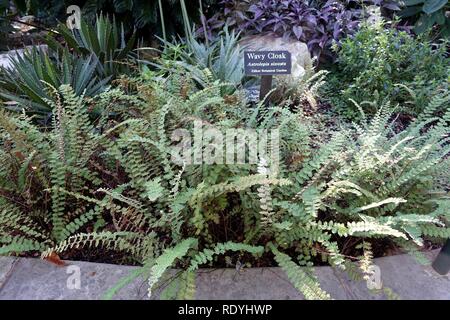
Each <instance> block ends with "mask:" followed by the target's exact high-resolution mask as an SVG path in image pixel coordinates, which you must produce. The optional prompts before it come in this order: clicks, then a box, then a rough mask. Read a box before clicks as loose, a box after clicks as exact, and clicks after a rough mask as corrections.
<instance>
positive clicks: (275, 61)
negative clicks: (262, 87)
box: [244, 51, 292, 76]
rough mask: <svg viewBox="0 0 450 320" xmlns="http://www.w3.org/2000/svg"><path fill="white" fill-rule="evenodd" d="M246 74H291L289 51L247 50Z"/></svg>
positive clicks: (245, 53) (245, 59) (245, 55)
mask: <svg viewBox="0 0 450 320" xmlns="http://www.w3.org/2000/svg"><path fill="white" fill-rule="evenodd" d="M244 66H245V74H246V75H248V76H274V75H280V74H291V70H292V60H291V53H290V52H289V51H245V52H244Z"/></svg>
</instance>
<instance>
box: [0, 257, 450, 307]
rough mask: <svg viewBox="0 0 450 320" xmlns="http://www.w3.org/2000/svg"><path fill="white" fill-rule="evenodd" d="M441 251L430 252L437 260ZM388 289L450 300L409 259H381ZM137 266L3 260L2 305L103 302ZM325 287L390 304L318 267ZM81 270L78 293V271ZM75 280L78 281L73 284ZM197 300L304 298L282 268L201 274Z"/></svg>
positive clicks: (131, 289) (445, 282)
mask: <svg viewBox="0 0 450 320" xmlns="http://www.w3.org/2000/svg"><path fill="white" fill-rule="evenodd" d="M436 254H437V251H434V252H430V253H429V256H430V257H431V258H432V257H433V256H435V255H436ZM375 264H376V265H377V266H379V267H380V271H381V279H382V281H383V285H384V286H387V287H389V288H390V289H392V290H393V291H394V292H395V293H396V294H397V295H399V296H400V298H402V299H445V300H450V276H449V275H447V276H440V275H439V274H437V273H436V272H434V271H433V269H432V268H431V267H429V266H422V265H419V264H418V263H417V262H415V260H414V259H412V258H411V257H409V256H408V255H398V256H393V257H386V258H379V259H376V260H375ZM133 270H136V267H127V266H116V265H108V264H98V263H87V262H67V266H63V267H58V266H56V265H53V264H50V263H48V262H46V261H42V260H39V259H26V258H14V257H0V300H5V299H15V300H22V299H32V300H40V299H70V300H73V299H101V298H102V297H103V295H104V293H105V292H106V291H107V290H108V289H110V288H111V287H113V286H114V285H115V284H116V283H117V281H118V280H119V279H121V278H122V277H124V276H126V275H128V274H129V273H130V272H132V271H133ZM315 270H316V274H317V276H318V277H319V280H320V282H321V284H322V288H323V289H324V290H326V291H328V292H329V293H330V294H331V296H332V297H333V298H334V299H385V298H386V297H385V296H384V295H381V294H376V295H374V294H371V293H370V292H369V290H368V289H367V285H366V283H365V282H353V281H350V280H349V279H348V278H347V277H346V276H345V275H344V274H343V273H341V272H337V271H335V270H333V269H331V268H330V267H318V268H316V269H315ZM78 271H79V274H80V277H79V280H80V282H79V288H77V287H78V286H77V284H78V283H77V281H76V279H77V272H78ZM74 279H75V280H74ZM146 294H147V282H146V280H145V279H143V278H140V279H137V280H135V281H134V282H132V283H131V284H129V285H128V286H126V287H125V288H123V289H122V290H121V291H119V293H118V294H117V296H116V297H115V299H126V300H136V299H145V298H146ZM197 299H200V300H216V299H226V300H228V299H232V300H240V299H243V300H246V299H255V300H259V299H268V300H278V299H303V298H302V296H301V294H299V293H298V292H297V291H296V289H295V288H293V287H292V285H291V284H290V283H289V281H288V280H287V278H286V276H285V275H284V273H283V271H282V270H280V269H279V268H265V269H258V268H256V269H246V270H244V271H241V272H240V273H237V271H236V270H233V269H219V270H207V269H206V270H202V271H200V272H199V273H198V276H197Z"/></svg>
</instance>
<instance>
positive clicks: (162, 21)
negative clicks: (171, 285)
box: [158, 0, 167, 46]
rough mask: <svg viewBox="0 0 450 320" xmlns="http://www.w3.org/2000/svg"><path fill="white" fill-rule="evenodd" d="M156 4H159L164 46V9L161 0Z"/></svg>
mask: <svg viewBox="0 0 450 320" xmlns="http://www.w3.org/2000/svg"><path fill="white" fill-rule="evenodd" d="M158 5H159V15H160V16H161V29H162V34H163V39H164V46H166V42H167V34H166V24H165V23H164V10H163V7H162V0H158Z"/></svg>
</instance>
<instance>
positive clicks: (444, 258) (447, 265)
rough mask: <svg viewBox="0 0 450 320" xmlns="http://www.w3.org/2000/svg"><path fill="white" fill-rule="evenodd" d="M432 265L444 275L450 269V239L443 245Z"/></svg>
mask: <svg viewBox="0 0 450 320" xmlns="http://www.w3.org/2000/svg"><path fill="white" fill-rule="evenodd" d="M432 266H433V269H434V270H435V271H436V272H437V273H439V274H442V275H446V274H447V273H448V272H449V271H450V239H448V240H447V242H446V243H445V245H444V247H442V249H441V252H439V254H438V256H437V257H436V260H434V262H433V265H432Z"/></svg>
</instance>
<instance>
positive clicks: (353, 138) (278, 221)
mask: <svg viewBox="0 0 450 320" xmlns="http://www.w3.org/2000/svg"><path fill="white" fill-rule="evenodd" d="M204 72H205V74H206V75H208V71H207V70H205V71H204ZM206 78H207V79H208V82H207V83H206V84H205V87H204V88H201V89H199V87H198V86H197V84H196V82H195V80H193V79H191V78H190V77H189V76H188V75H187V74H186V73H184V72H179V71H178V72H177V71H173V72H172V73H170V74H169V75H168V77H167V78H164V79H161V78H156V79H148V78H145V77H143V78H136V79H121V80H120V81H118V87H117V88H115V89H110V90H108V91H106V92H104V93H102V94H100V95H98V96H96V97H95V98H94V99H90V100H89V101H90V103H91V104H92V105H95V106H96V107H98V108H99V109H100V110H104V112H103V113H102V114H101V117H100V119H99V121H98V123H97V127H94V126H93V125H90V124H89V121H88V119H87V118H86V117H87V115H86V112H84V113H83V112H80V110H85V109H84V108H82V107H81V105H82V102H83V99H82V98H77V97H76V96H75V95H73V93H71V92H70V90H68V88H64V87H63V88H61V89H60V91H62V92H64V94H63V95H62V96H61V99H60V100H61V101H59V100H58V99H56V102H54V103H53V104H52V105H53V109H54V112H53V113H54V120H53V124H54V125H53V126H54V130H53V131H52V132H50V133H45V134H42V133H41V132H39V131H37V129H36V128H34V127H33V125H32V124H31V123H30V122H29V120H23V119H22V120H20V119H19V120H17V119H16V118H15V117H10V116H8V117H1V118H0V119H2V120H3V121H6V122H5V124H4V125H3V127H4V128H6V129H3V130H4V131H2V132H5V133H4V134H3V137H4V138H3V140H2V141H4V142H3V146H4V147H5V148H8V146H9V147H10V148H12V149H11V150H12V151H11V152H9V153H8V152H5V153H4V155H3V157H2V158H1V161H2V163H5V164H6V165H5V166H3V167H4V168H5V169H3V171H2V172H4V173H3V174H4V177H2V178H1V179H0V181H3V182H4V183H5V184H7V183H12V182H13V181H15V180H14V179H10V178H6V177H9V176H11V172H18V173H19V172H25V173H27V172H29V171H27V170H30V169H22V170H21V169H20V168H17V166H16V162H14V161H17V160H14V158H13V160H14V161H11V160H10V157H11V153H12V155H16V156H17V153H15V152H14V151H15V149H16V148H20V149H19V150H20V152H21V153H22V154H23V155H24V156H23V158H21V159H20V161H19V163H20V164H21V167H23V166H25V168H29V167H27V164H31V169H32V168H34V167H36V168H38V169H39V168H41V166H42V163H44V164H45V163H47V162H45V161H43V160H42V159H49V160H48V167H47V166H46V167H44V168H43V169H42V170H44V171H43V173H42V174H40V175H38V172H40V171H39V170H37V169H36V173H34V171H32V172H33V175H32V177H33V180H32V182H33V183H38V182H39V181H41V180H40V179H41V178H40V177H41V176H42V177H43V178H42V179H44V181H47V184H48V186H45V187H44V188H40V189H39V190H41V192H44V193H45V194H46V195H47V197H46V198H44V199H50V200H51V201H49V200H47V202H44V203H46V207H45V208H46V210H43V209H41V213H42V212H44V213H48V212H50V213H51V214H50V215H49V216H47V218H46V221H49V222H50V225H51V226H52V227H53V229H52V230H50V231H51V236H49V237H47V236H42V232H43V231H41V229H38V228H37V226H36V227H34V226H33V227H27V223H28V222H26V221H28V220H25V218H24V217H21V216H20V213H21V212H24V211H22V210H21V208H20V207H19V208H18V209H16V211H13V212H17V215H18V216H17V217H16V216H15V214H16V213H13V214H12V216H11V214H10V215H7V214H8V213H7V212H5V213H2V214H3V215H4V218H3V221H7V220H8V221H16V223H12V224H11V223H10V224H5V228H6V229H5V231H6V232H5V231H2V236H3V238H2V239H5V240H3V242H4V246H3V248H6V249H3V251H2V252H3V253H5V252H16V251H19V249H20V250H30V249H28V248H30V247H32V246H33V245H34V244H36V243H40V244H41V247H39V249H36V250H41V251H42V252H43V253H42V257H44V258H45V257H49V256H51V255H53V254H55V253H56V254H64V253H65V252H68V251H70V252H74V251H77V250H89V249H90V248H95V247H101V248H103V249H105V250H112V251H119V252H123V253H124V254H125V255H126V256H127V257H130V258H132V259H133V260H134V261H137V262H139V263H140V264H141V265H142V268H141V269H140V270H138V271H136V272H133V273H132V274H130V275H129V276H127V277H126V278H124V279H122V280H120V281H119V283H118V284H117V285H116V286H115V287H113V288H111V290H110V291H109V292H108V293H107V295H106V297H107V298H110V297H111V296H112V295H113V294H114V293H116V292H117V291H118V290H119V289H120V288H121V287H122V286H124V285H126V284H127V283H128V282H129V281H131V280H132V279H134V278H135V277H139V276H145V277H147V279H148V283H149V293H150V294H151V296H152V297H155V296H161V297H166V298H193V297H195V271H196V270H197V269H198V268H200V267H203V266H217V265H236V266H237V267H238V266H246V265H256V264H260V263H261V262H262V261H268V263H269V264H270V263H273V264H275V265H276V264H278V265H279V266H280V267H281V268H282V269H283V270H284V271H285V272H286V274H287V276H288V278H289V279H290V280H291V281H292V283H293V285H294V286H295V287H296V288H297V289H299V290H300V292H301V293H302V294H303V295H304V296H305V297H306V298H308V299H328V298H330V296H329V295H328V294H327V293H326V292H324V291H323V290H322V289H321V288H320V284H319V283H318V281H317V278H316V277H315V276H314V274H313V270H312V269H311V267H312V266H314V265H315V264H318V263H326V264H329V265H331V266H333V267H335V268H339V269H342V270H345V271H347V272H348V273H349V275H351V276H352V277H353V278H359V279H361V280H364V278H368V277H369V276H370V272H371V271H370V270H371V268H370V266H371V264H372V257H373V255H374V245H375V244H376V242H377V241H379V240H380V239H382V240H383V241H386V242H390V243H395V244H396V245H397V246H399V247H402V248H404V249H405V250H406V251H408V252H411V253H413V254H414V255H416V256H417V255H418V253H420V247H421V246H422V245H423V243H424V240H426V239H427V240H428V239H432V240H435V239H437V240H439V239H443V238H447V237H448V236H449V230H450V229H449V227H448V219H449V215H448V212H449V211H448V209H449V199H448V181H449V179H448V173H449V171H450V170H449V160H448V154H449V145H448V141H449V136H448V132H449V130H448V125H449V122H450V114H449V111H448V110H447V109H448V108H447V109H446V111H445V112H444V113H442V107H441V106H446V105H448V96H443V95H440V96H436V97H435V98H434V99H433V101H432V102H431V103H430V105H429V106H428V107H426V108H424V116H423V117H422V118H418V119H417V120H416V121H414V122H412V123H411V124H410V126H409V127H408V128H407V129H406V130H404V131H401V132H398V131H396V127H395V123H393V121H392V112H391V111H390V108H389V107H387V106H384V107H382V108H381V109H380V110H379V111H378V112H377V113H376V114H375V116H374V117H367V116H366V115H364V114H362V116H361V117H362V119H363V120H364V121H363V123H362V124H359V125H358V124H355V125H352V126H342V127H341V128H338V129H336V130H334V131H333V132H331V134H327V135H325V134H323V131H321V130H323V129H322V127H321V126H320V125H315V123H317V119H316V118H314V116H312V115H308V114H306V113H303V112H302V110H300V109H293V110H290V109H288V108H283V107H282V106H283V105H282V106H281V107H280V106H276V107H271V108H266V107H265V104H264V102H263V101H262V102H261V103H259V104H258V105H257V106H256V107H255V108H253V109H250V108H247V105H246V101H245V99H244V98H242V94H241V93H240V92H239V91H236V92H234V93H233V94H232V95H228V96H224V95H223V94H222V93H221V88H222V87H223V86H224V84H223V83H221V82H218V81H216V80H214V79H213V78H212V77H206ZM57 97H58V96H57ZM49 103H51V101H49ZM62 103H64V104H62ZM63 105H64V106H66V107H61V106H63ZM356 107H357V108H358V107H359V106H358V105H356ZM359 109H361V108H359ZM75 110H76V112H75ZM361 110H362V109H361ZM111 114H114V115H115V116H114V117H111ZM425 114H426V116H425ZM4 119H6V120H4ZM0 121H1V120H0ZM11 121H12V123H13V125H12V124H11ZM195 122H200V123H201V124H202V126H204V127H205V128H209V129H215V130H216V132H222V133H223V132H226V131H227V130H230V129H234V130H238V129H240V130H242V129H252V130H255V131H256V132H258V131H263V130H269V131H270V130H275V129H276V130H278V133H279V138H280V139H279V140H280V145H279V156H280V161H279V162H276V161H275V160H274V158H270V157H269V158H264V157H261V156H260V157H259V158H258V163H253V164H252V163H248V164H227V163H225V164H207V163H203V164H187V163H186V162H184V163H183V161H181V162H176V161H172V152H173V150H174V149H173V147H175V144H176V142H178V141H179V140H176V139H175V140H173V138H174V137H177V136H176V134H175V135H174V133H176V132H179V131H177V129H184V130H185V131H183V132H184V133H189V134H193V132H194V130H195ZM16 123H20V124H21V127H20V128H16V127H15V126H14V124H16ZM33 128H34V129H33ZM31 129H33V130H34V131H32V130H31ZM25 132H26V133H27V134H25ZM29 132H31V134H30V133H29ZM33 132H34V133H35V134H33ZM35 136H36V137H37V138H36V139H39V140H37V141H35V142H34V143H31V144H30V143H26V142H27V141H28V140H27V139H31V137H35ZM10 137H17V138H15V139H14V140H13V141H15V142H14V143H13V144H11V143H10V142H9V140H11V139H12V138H10ZM22 137H23V138H22ZM318 137H321V138H320V139H319V138H318ZM80 141H81V143H80ZM22 142H23V143H25V144H24V145H22V144H21V143H22ZM42 144H43V145H44V146H43V147H42V148H40V149H37V150H36V147H31V146H40V145H42ZM199 149H200V150H199ZM7 150H8V149H7ZM201 150H203V147H201V148H199V147H198V146H195V145H194V146H193V148H192V149H190V150H189V152H188V153H192V155H195V153H196V152H198V151H201ZM249 152H250V151H249V150H248V148H245V149H238V150H235V151H234V153H236V154H235V155H238V153H249ZM41 153H42V154H43V155H45V156H43V155H41ZM246 156H248V154H246ZM38 160H39V162H38ZM14 170H16V171H14ZM24 170H25V171H24ZM19 176H20V175H19ZM25 176H26V177H28V175H26V174H25ZM13 177H14V174H13ZM45 178H47V180H45ZM19 181H25V182H27V181H29V180H27V178H25V179H23V178H21V179H19ZM111 181H114V182H111ZM14 187H15V186H14ZM14 187H13V186H9V189H7V188H6V187H5V188H4V189H5V190H11V189H12V190H16V189H14ZM0 190H3V189H0ZM1 192H3V193H5V192H6V196H5V197H3V198H2V199H3V201H4V202H5V203H8V205H9V206H15V205H17V202H14V203H10V200H8V199H10V198H11V197H10V193H8V192H10V191H1ZM3 193H0V194H3ZM13 194H17V192H16V193H13ZM25 195H26V193H25ZM30 195H32V196H33V197H35V196H36V192H34V191H33V192H30ZM16 197H18V196H17V195H16ZM21 197H24V194H22V193H21ZM42 198H43V197H42ZM33 199H35V198H33ZM39 199H41V198H39ZM34 201H35V200H33V201H31V202H30V207H31V208H36V205H35V202H34ZM39 201H41V202H42V201H44V200H39ZM23 202H24V201H20V202H19V203H23ZM75 205H76V207H75V208H76V209H75V208H74V207H73V206H75ZM40 208H42V207H40ZM74 209H75V210H74ZM9 211H10V210H8V212H9ZM28 211H30V210H28ZM68 212H69V214H68ZM71 212H73V213H71ZM100 215H102V217H103V218H104V219H105V220H106V221H109V222H110V226H109V228H108V229H106V230H102V229H99V230H96V231H89V230H87V229H85V228H84V229H83V223H84V222H89V221H92V220H95V219H100V221H101V218H100ZM10 216H11V217H13V218H10ZM72 219H74V220H72ZM46 225H47V224H44V225H43V226H44V227H45V226H46ZM11 228H13V229H11ZM2 230H3V229H2ZM11 230H15V231H12V233H11ZM30 230H31V231H30ZM44 231H46V230H45V228H44ZM21 233H24V234H27V236H26V237H25V238H24V240H18V239H13V236H15V235H17V234H21ZM46 239H50V240H49V241H48V242H45V240H46ZM25 240H26V241H25ZM41 240H44V243H43V244H42V241H41ZM29 241H32V242H29ZM34 241H36V242H34ZM12 248H14V250H13V249H12ZM36 248H37V244H36ZM348 248H351V251H348ZM355 252H359V253H358V254H356V255H355ZM171 268H178V269H179V270H180V272H179V273H177V274H176V277H175V278H176V279H175V280H174V281H169V284H167V282H166V280H167V279H170V278H173V276H174V274H173V273H172V272H171V271H169V270H170V269H171ZM384 292H385V293H386V294H388V295H390V296H394V294H393V293H392V292H391V291H389V290H387V289H386V290H384Z"/></svg>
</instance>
